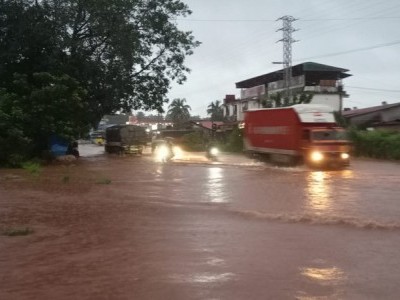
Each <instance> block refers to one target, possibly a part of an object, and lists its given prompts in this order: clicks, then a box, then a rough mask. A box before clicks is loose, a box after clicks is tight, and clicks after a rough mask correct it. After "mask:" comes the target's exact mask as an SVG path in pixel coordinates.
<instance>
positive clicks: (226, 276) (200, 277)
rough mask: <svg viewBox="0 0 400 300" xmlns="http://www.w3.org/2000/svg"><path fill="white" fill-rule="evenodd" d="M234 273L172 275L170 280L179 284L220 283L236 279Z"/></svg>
mask: <svg viewBox="0 0 400 300" xmlns="http://www.w3.org/2000/svg"><path fill="white" fill-rule="evenodd" d="M234 277H235V274H233V273H219V274H218V273H200V274H193V275H172V276H171V277H170V278H171V279H172V280H173V281H177V282H191V283H219V282H227V281H230V280H232V279H234Z"/></svg>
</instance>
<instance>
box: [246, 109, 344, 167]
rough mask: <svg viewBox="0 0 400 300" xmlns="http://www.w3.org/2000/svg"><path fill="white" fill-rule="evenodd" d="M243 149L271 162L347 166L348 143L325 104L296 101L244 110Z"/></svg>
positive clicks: (330, 110) (342, 130)
mask: <svg viewBox="0 0 400 300" xmlns="http://www.w3.org/2000/svg"><path fill="white" fill-rule="evenodd" d="M244 148H245V151H247V152H249V153H259V154H267V155H268V156H269V158H270V160H271V161H273V162H278V163H286V164H298V163H305V164H307V165H310V166H315V167H324V166H342V167H343V166H348V165H349V164H350V154H349V153H350V150H351V142H350V141H349V140H348V139H347V134H346V131H345V129H343V128H342V127H340V126H338V125H337V124H336V122H335V118H334V115H333V111H332V109H331V108H330V107H329V106H324V105H317V104H298V105H293V106H289V107H281V108H268V109H267V108H266V109H258V110H249V111H247V112H246V113H245V128H244Z"/></svg>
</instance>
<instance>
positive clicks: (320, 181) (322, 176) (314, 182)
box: [307, 171, 333, 214]
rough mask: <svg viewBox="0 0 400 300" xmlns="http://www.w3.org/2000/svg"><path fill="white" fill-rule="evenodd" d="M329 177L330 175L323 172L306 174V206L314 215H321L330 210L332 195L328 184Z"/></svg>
mask: <svg viewBox="0 0 400 300" xmlns="http://www.w3.org/2000/svg"><path fill="white" fill-rule="evenodd" d="M330 176H331V175H330V173H328V172H324V171H316V172H310V173H308V178H307V195H308V205H309V206H310V208H311V209H312V210H313V211H314V212H316V213H319V214H321V213H323V212H324V211H327V210H329V209H330V208H331V205H332V199H333V195H332V187H331V186H330V184H329V179H330Z"/></svg>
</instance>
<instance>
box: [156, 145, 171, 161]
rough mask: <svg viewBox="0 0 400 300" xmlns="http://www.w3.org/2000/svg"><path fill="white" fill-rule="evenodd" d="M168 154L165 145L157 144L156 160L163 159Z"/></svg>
mask: <svg viewBox="0 0 400 300" xmlns="http://www.w3.org/2000/svg"><path fill="white" fill-rule="evenodd" d="M168 155H169V149H168V147H167V146H159V147H157V148H156V157H157V159H158V160H164V159H166V158H167V157H168Z"/></svg>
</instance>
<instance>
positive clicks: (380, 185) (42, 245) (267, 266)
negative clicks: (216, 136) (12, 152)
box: [0, 145, 400, 299]
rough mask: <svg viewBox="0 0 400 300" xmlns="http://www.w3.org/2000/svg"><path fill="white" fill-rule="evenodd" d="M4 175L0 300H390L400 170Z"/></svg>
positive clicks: (147, 167)
mask: <svg viewBox="0 0 400 300" xmlns="http://www.w3.org/2000/svg"><path fill="white" fill-rule="evenodd" d="M96 147H97V146H93V145H86V146H84V145H82V146H81V149H80V150H81V154H82V155H83V157H82V158H81V159H80V161H79V162H78V163H76V164H75V165H70V166H65V165H56V166H48V167H45V168H44V169H43V170H42V172H41V173H40V174H39V175H37V176H33V175H31V174H29V173H27V172H26V171H24V170H4V169H3V170H1V169H0V229H1V228H3V229H4V228H6V229H7V228H20V227H29V228H31V229H32V230H33V231H34V232H33V234H30V235H27V236H18V237H9V236H0V252H1V256H0V299H397V298H398V295H400V286H399V284H398V282H399V281H400V251H399V248H400V196H399V194H400V193H399V192H400V164H398V163H391V162H382V161H373V160H354V162H353V164H352V166H351V167H350V168H348V169H346V170H341V171H313V170H309V169H307V168H305V167H298V168H279V167H274V166H270V165H268V164H266V163H263V162H259V161H256V160H250V159H247V158H245V157H243V156H240V155H223V156H221V158H220V160H219V161H218V162H209V161H208V160H207V159H205V158H204V155H203V154H202V153H190V154H188V153H184V154H183V155H182V156H181V157H178V158H176V159H175V160H174V161H171V162H169V163H166V164H161V163H157V162H154V161H153V158H152V157H151V155H149V154H146V155H143V156H142V157H136V156H124V157H120V156H106V155H104V154H103V153H102V148H100V147H97V148H96Z"/></svg>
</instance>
